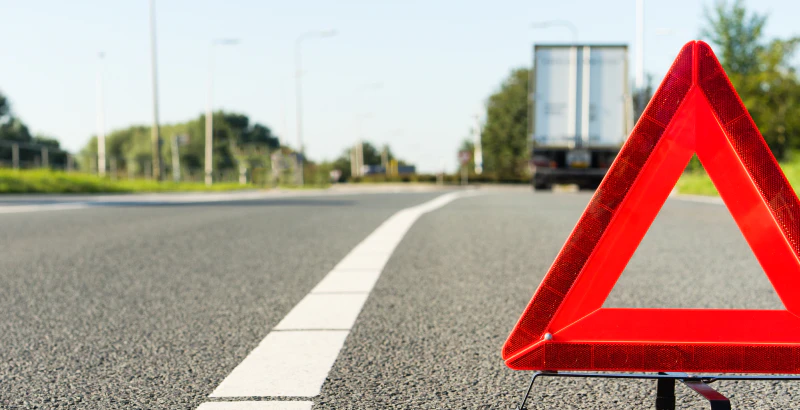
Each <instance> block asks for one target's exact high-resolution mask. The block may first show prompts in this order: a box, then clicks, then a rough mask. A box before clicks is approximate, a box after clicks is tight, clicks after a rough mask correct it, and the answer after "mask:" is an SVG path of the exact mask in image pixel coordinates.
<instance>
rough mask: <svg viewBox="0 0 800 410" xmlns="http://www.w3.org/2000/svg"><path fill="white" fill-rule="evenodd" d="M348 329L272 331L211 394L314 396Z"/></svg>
mask: <svg viewBox="0 0 800 410" xmlns="http://www.w3.org/2000/svg"><path fill="white" fill-rule="evenodd" d="M348 333H349V332H348V331H346V330H334V331H324V330H317V331H305V330H304V331H285V332H271V333H270V334H268V335H267V337H266V338H265V339H264V340H263V341H262V342H261V343H260V344H259V345H258V347H256V348H255V349H253V351H252V352H250V354H249V355H247V357H246V358H245V359H244V361H242V363H240V364H239V365H238V366H236V368H235V369H234V370H233V372H232V373H231V374H230V375H228V377H226V378H225V380H223V381H222V383H221V384H220V385H219V386H218V387H217V389H216V390H214V392H213V393H211V396H210V397H277V396H294V397H313V396H316V395H317V394H318V393H319V389H320V386H322V383H324V382H325V378H326V377H328V371H329V370H330V368H331V367H332V366H333V362H334V361H336V357H337V356H339V350H340V349H341V348H342V345H344V340H345V338H347V334H348Z"/></svg>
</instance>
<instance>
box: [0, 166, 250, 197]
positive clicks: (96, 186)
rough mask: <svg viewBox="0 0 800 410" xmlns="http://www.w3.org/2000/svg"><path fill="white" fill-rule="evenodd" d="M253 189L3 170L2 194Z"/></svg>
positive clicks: (1, 175) (196, 183)
mask: <svg viewBox="0 0 800 410" xmlns="http://www.w3.org/2000/svg"><path fill="white" fill-rule="evenodd" d="M253 188H255V187H254V186H252V185H240V184H238V183H220V184H214V185H212V186H210V187H207V186H205V184H203V183H200V182H180V183H175V182H160V183H159V182H155V181H150V180H130V181H127V180H126V181H112V180H110V179H108V178H100V177H98V176H95V175H89V174H80V173H66V172H58V171H47V170H20V171H14V170H10V169H0V194H24V193H101V192H102V193H114V192H118V193H125V192H188V191H233V190H242V189H253Z"/></svg>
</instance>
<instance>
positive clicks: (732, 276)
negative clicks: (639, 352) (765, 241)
mask: <svg viewBox="0 0 800 410" xmlns="http://www.w3.org/2000/svg"><path fill="white" fill-rule="evenodd" d="M692 162H693V163H697V157H696V156H695V157H694V158H693V159H692ZM680 183H691V184H693V188H695V189H696V190H697V191H700V192H705V193H708V194H713V195H716V196H708V198H709V201H700V200H694V199H693V200H689V199H680V197H679V196H672V197H670V199H668V200H667V201H666V203H665V204H664V206H663V207H662V208H661V211H660V212H659V213H658V216H657V217H656V219H655V221H654V222H653V224H652V226H651V227H650V229H649V230H648V231H647V234H646V235H645V237H644V239H642V242H641V243H640V244H639V247H638V248H637V249H636V252H635V253H634V255H633V257H632V258H631V260H630V261H629V262H628V264H627V266H626V267H625V270H624V271H623V272H622V275H620V278H619V280H618V281H617V283H616V285H615V286H614V288H613V289H612V290H611V293H610V294H609V296H608V298H607V299H606V301H605V303H604V304H603V307H606V308H612V307H613V308H684V309H685V308H702V309H708V308H716V309H785V308H784V306H783V303H782V302H781V300H780V298H779V297H778V294H777V293H776V292H775V289H774V288H773V286H772V284H771V283H770V282H769V279H768V278H767V275H766V274H765V273H764V270H763V269H762V268H761V265H760V264H759V263H758V260H757V259H756V257H755V255H754V254H753V251H752V250H751V249H750V246H749V245H748V244H747V241H746V240H745V238H744V236H743V234H742V232H741V231H740V230H739V227H738V226H737V225H736V222H735V221H734V219H733V217H732V215H731V214H730V212H729V211H728V208H727V207H726V206H725V205H723V204H722V202H721V200H719V196H718V193H717V190H716V187H714V184H713V183H712V182H711V180H710V179H709V178H708V176H707V175H706V174H705V172H704V171H702V170H700V171H694V172H692V173H691V174H688V175H685V179H684V180H683V181H681V182H680ZM712 198H716V199H712ZM714 200H719V201H720V202H719V203H714V202H713V201H714Z"/></svg>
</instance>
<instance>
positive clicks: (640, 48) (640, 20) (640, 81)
mask: <svg viewBox="0 0 800 410" xmlns="http://www.w3.org/2000/svg"><path fill="white" fill-rule="evenodd" d="M636 91H637V92H638V93H639V95H638V97H639V102H638V103H639V104H638V105H639V108H640V109H644V103H645V100H644V99H645V95H644V0H636Z"/></svg>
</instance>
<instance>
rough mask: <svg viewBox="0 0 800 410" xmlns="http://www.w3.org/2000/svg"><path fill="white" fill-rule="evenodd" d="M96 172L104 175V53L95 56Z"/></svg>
mask: <svg viewBox="0 0 800 410" xmlns="http://www.w3.org/2000/svg"><path fill="white" fill-rule="evenodd" d="M97 57H98V67H97V170H98V173H99V174H100V176H101V177H103V176H105V175H106V130H105V128H106V127H105V121H104V118H103V117H104V115H105V112H104V111H105V107H104V104H103V57H105V53H103V52H100V53H98V54H97Z"/></svg>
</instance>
